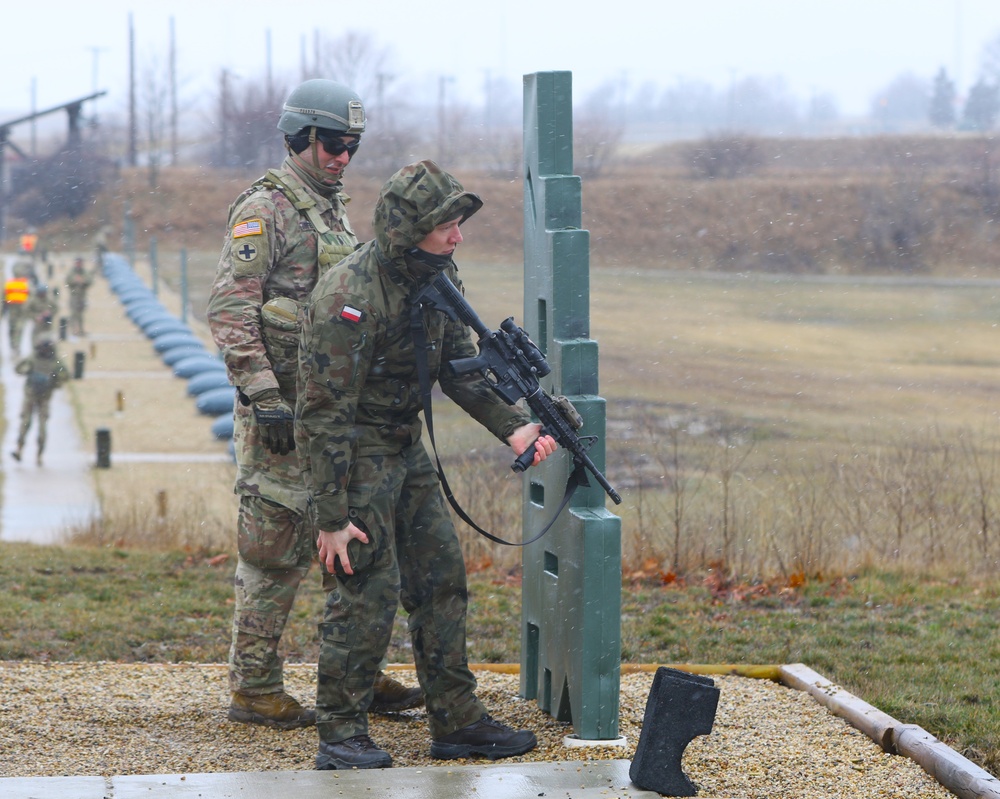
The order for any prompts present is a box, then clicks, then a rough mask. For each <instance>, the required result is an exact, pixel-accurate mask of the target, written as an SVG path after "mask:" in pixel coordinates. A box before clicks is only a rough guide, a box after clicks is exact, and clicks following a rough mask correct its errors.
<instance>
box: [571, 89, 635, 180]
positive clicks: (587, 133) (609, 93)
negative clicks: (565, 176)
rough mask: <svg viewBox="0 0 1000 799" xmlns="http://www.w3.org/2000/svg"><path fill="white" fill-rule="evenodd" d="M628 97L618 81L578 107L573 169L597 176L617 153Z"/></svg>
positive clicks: (578, 172) (589, 97) (581, 174)
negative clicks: (619, 87) (617, 83)
mask: <svg viewBox="0 0 1000 799" xmlns="http://www.w3.org/2000/svg"><path fill="white" fill-rule="evenodd" d="M625 102H626V100H625V98H624V96H623V95H622V93H621V91H620V90H619V89H618V88H617V86H616V85H615V84H606V85H605V86H603V87H601V88H600V89H598V90H597V91H595V92H592V93H591V94H590V95H589V96H588V97H587V99H586V100H585V101H584V102H583V104H582V105H580V106H579V107H578V108H577V109H575V112H574V117H575V123H574V131H573V133H574V135H573V139H574V141H573V152H574V158H573V161H574V164H573V169H574V171H575V172H576V173H577V174H578V175H580V177H584V178H596V177H598V176H599V175H600V174H601V173H602V172H603V171H604V169H605V167H607V165H608V161H609V160H610V159H611V158H612V157H613V156H614V154H615V151H616V150H617V149H618V145H619V144H620V143H621V140H622V136H623V135H624V134H625V124H624V113H625V111H624V109H625Z"/></svg>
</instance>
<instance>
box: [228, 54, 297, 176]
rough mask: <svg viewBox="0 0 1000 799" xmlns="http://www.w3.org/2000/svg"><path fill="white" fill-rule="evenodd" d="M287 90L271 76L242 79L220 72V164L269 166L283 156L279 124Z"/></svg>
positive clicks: (257, 167) (250, 166)
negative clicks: (272, 79) (278, 129)
mask: <svg viewBox="0 0 1000 799" xmlns="http://www.w3.org/2000/svg"><path fill="white" fill-rule="evenodd" d="M287 93H288V90H287V88H286V87H285V86H284V85H279V84H278V83H276V82H274V81H271V80H266V79H263V78H261V79H253V80H246V81H240V80H237V79H236V78H235V77H234V76H233V75H232V73H231V72H229V71H228V70H223V71H222V72H221V73H220V75H219V97H218V109H219V111H218V118H219V131H220V148H219V156H218V158H217V163H218V164H219V165H220V166H227V167H244V168H247V169H250V168H253V169H265V168H267V167H268V166H271V165H273V164H274V163H277V162H279V161H280V160H281V159H282V157H283V154H284V149H283V148H282V145H281V136H280V134H279V133H278V132H277V125H278V118H279V117H280V116H281V104H282V102H283V100H284V98H285V96H286V95H287Z"/></svg>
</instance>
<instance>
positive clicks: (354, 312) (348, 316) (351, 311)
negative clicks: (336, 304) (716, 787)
mask: <svg viewBox="0 0 1000 799" xmlns="http://www.w3.org/2000/svg"><path fill="white" fill-rule="evenodd" d="M364 315H365V313H364V311H359V310H358V309H357V308H352V307H351V306H350V305H345V306H344V310H342V311H341V312H340V318H341V319H345V320H347V321H348V322H360V321H361V320H362V318H363V317H364Z"/></svg>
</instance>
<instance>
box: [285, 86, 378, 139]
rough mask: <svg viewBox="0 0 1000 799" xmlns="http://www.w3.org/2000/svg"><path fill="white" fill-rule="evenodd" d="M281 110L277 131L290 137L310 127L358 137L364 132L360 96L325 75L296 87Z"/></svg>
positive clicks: (362, 108) (363, 114)
mask: <svg viewBox="0 0 1000 799" xmlns="http://www.w3.org/2000/svg"><path fill="white" fill-rule="evenodd" d="M281 111H282V113H281V117H280V119H278V130H280V131H281V132H282V133H284V134H286V135H287V136H294V135H295V134H296V133H298V132H299V131H301V130H302V129H303V128H309V127H317V128H325V129H327V130H334V131H339V132H342V133H345V134H348V133H349V134H353V135H355V136H358V135H361V134H362V133H364V132H365V107H364V105H363V104H362V103H361V98H360V97H358V95H357V94H356V93H355V92H354V91H353V90H352V89H349V88H348V87H347V86H344V85H343V84H342V83H337V82H336V81H332V80H327V79H325V78H313V79H311V80H307V81H305V83H301V84H299V85H298V86H296V87H295V88H294V89H292V91H291V93H290V94H289V95H288V99H287V100H285V104H284V105H283V106H282V109H281Z"/></svg>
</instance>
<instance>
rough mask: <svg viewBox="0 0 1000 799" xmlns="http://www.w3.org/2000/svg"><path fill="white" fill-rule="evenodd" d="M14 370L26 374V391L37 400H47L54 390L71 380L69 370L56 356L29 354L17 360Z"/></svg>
mask: <svg viewBox="0 0 1000 799" xmlns="http://www.w3.org/2000/svg"><path fill="white" fill-rule="evenodd" d="M14 371H15V372H17V373H18V374H19V375H24V377H25V381H24V393H25V394H30V395H31V397H32V398H33V399H34V400H35V401H36V402H46V401H48V400H49V399H50V398H51V397H52V392H54V391H55V390H56V389H57V388H59V387H60V386H62V385H63V384H65V383H67V382H68V381H69V378H70V375H69V371H68V370H67V369H66V367H65V366H63V363H62V361H60V360H59V359H58V358H56V357H52V358H40V357H38V356H37V355H29V356H28V357H27V358H22V359H21V360H20V361H18V362H17V365H16V366H15V367H14Z"/></svg>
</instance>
